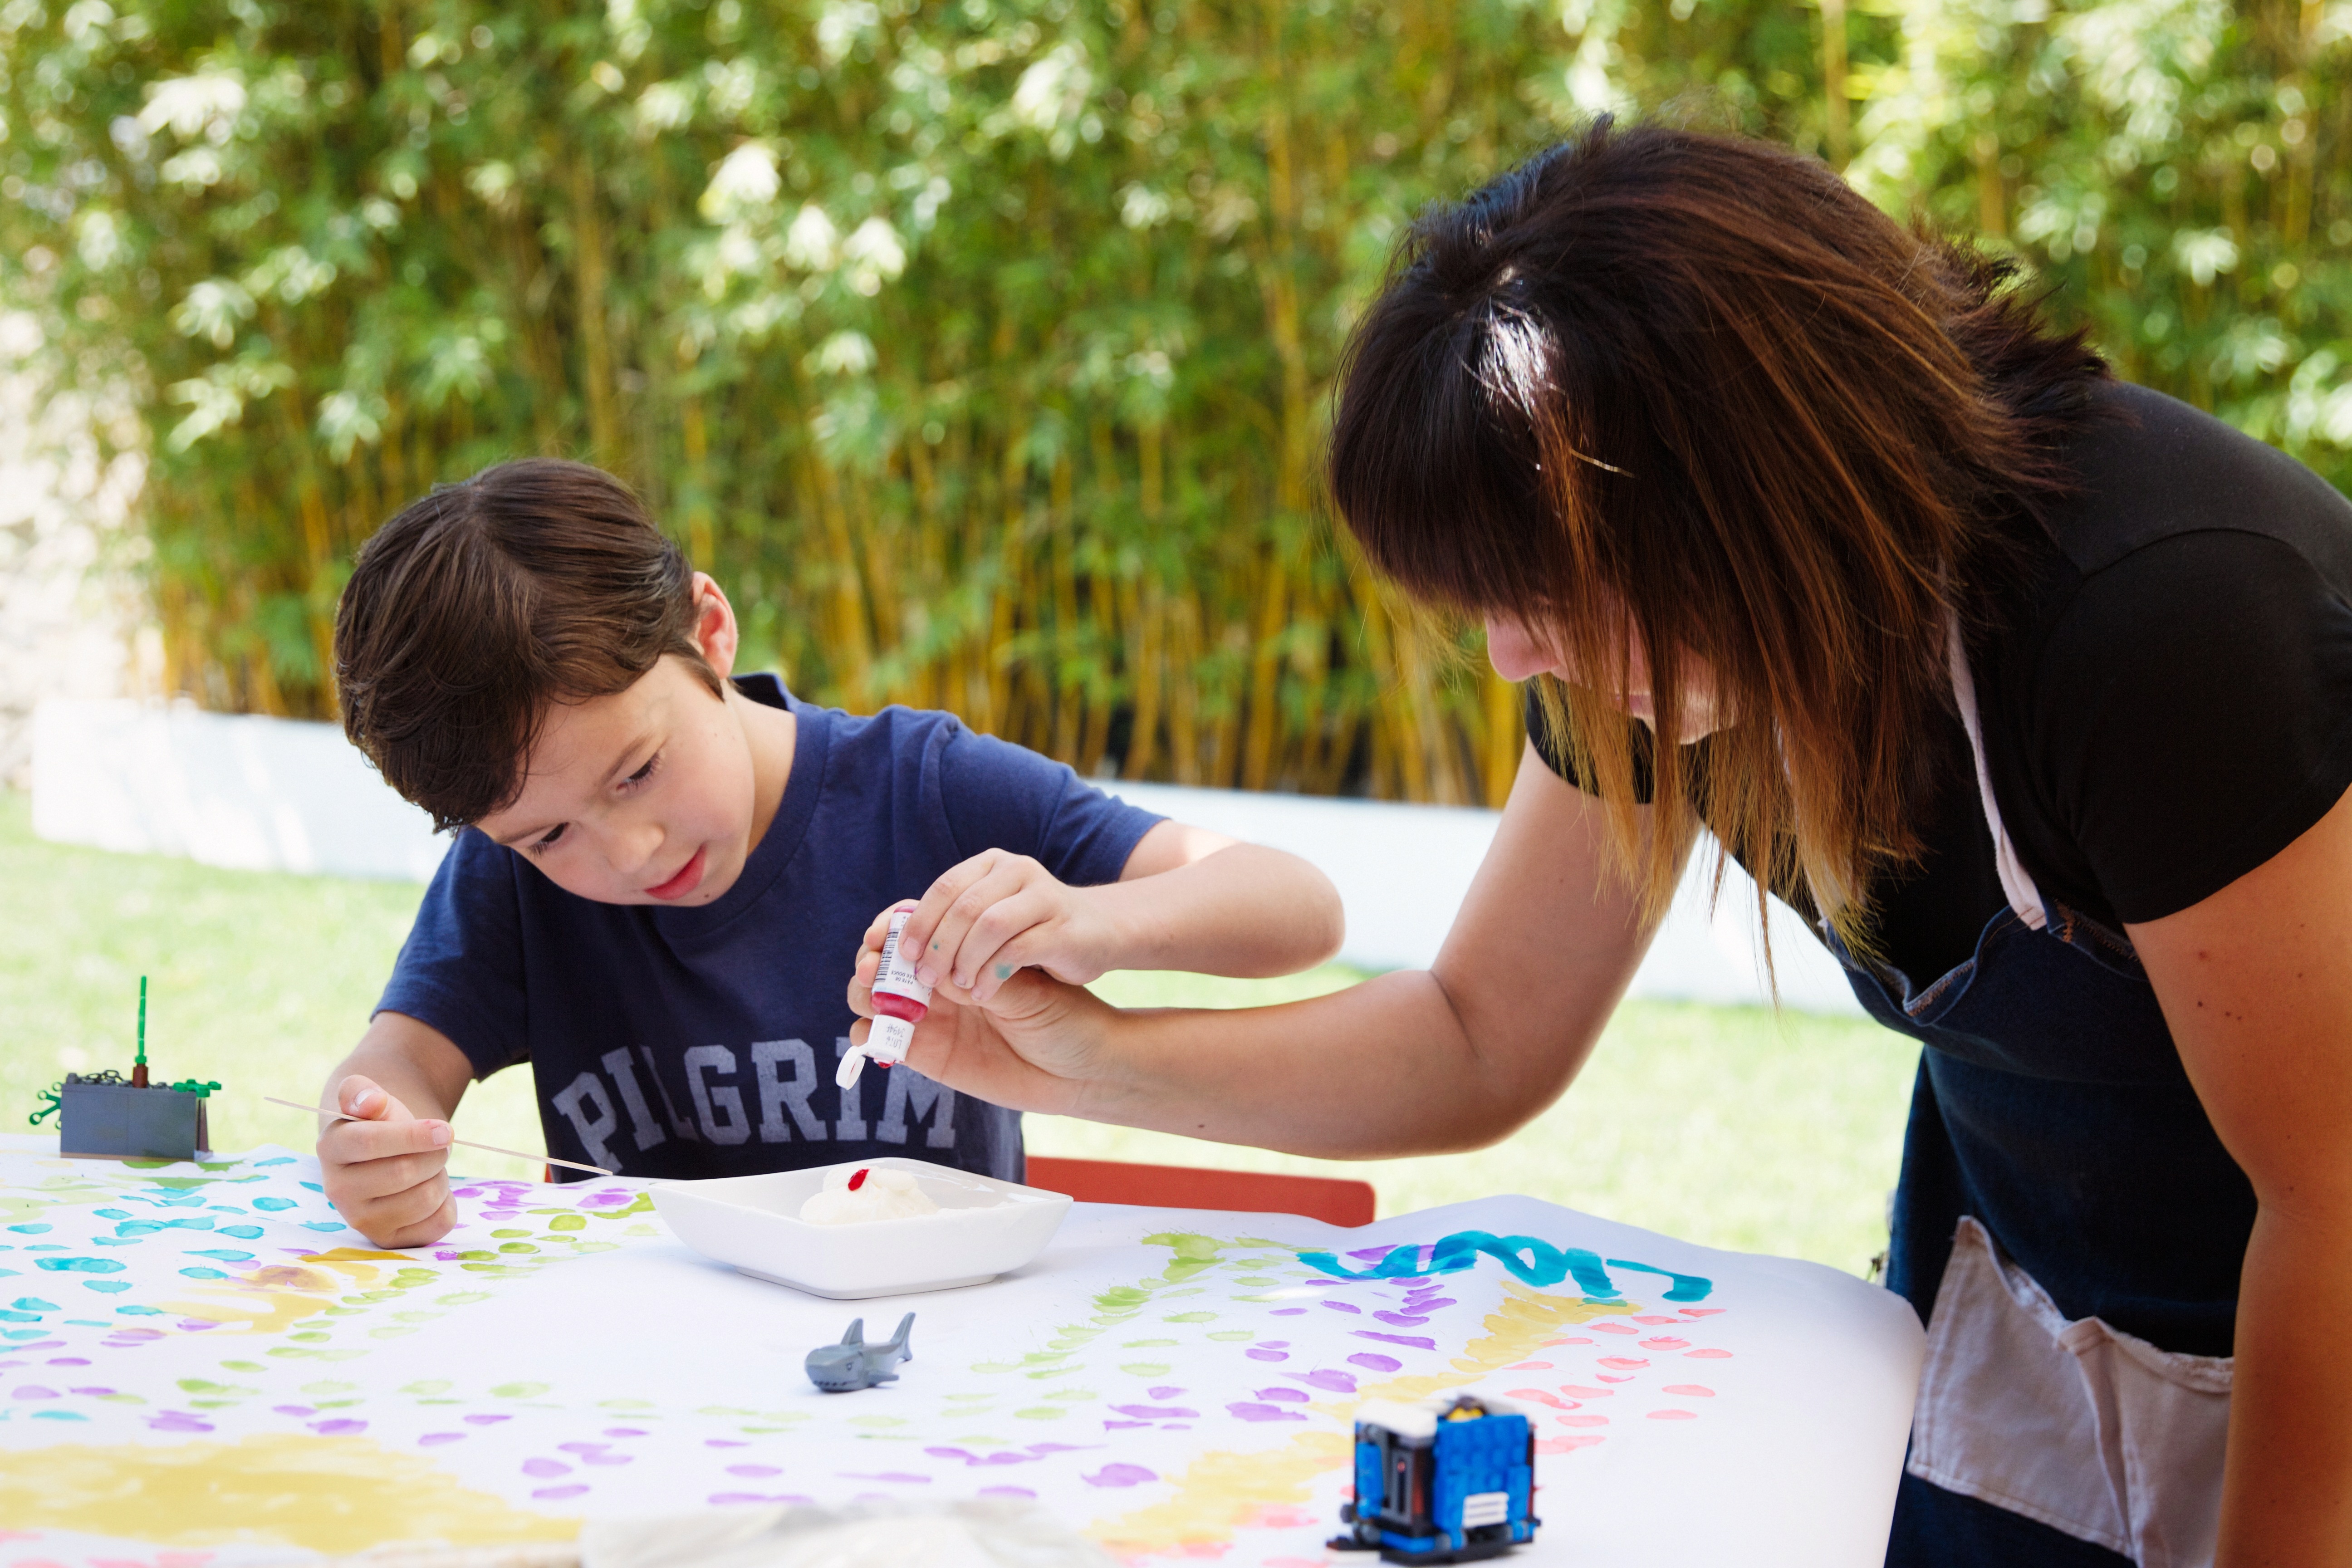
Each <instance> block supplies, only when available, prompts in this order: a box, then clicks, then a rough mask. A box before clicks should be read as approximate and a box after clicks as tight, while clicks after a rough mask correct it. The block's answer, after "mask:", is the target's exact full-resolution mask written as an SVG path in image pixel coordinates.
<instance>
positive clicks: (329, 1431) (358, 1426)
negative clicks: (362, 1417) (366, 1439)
mask: <svg viewBox="0 0 2352 1568" xmlns="http://www.w3.org/2000/svg"><path fill="white" fill-rule="evenodd" d="M310 1430H311V1431H313V1432H316V1433H317V1434H318V1435H319V1436H321V1437H354V1436H358V1435H359V1434H360V1433H362V1432H364V1431H366V1430H367V1423H366V1422H364V1421H313V1422H312V1423H310Z"/></svg>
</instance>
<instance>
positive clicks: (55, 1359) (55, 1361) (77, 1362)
mask: <svg viewBox="0 0 2352 1568" xmlns="http://www.w3.org/2000/svg"><path fill="white" fill-rule="evenodd" d="M49 1364H50V1365H51V1366H88V1365H89V1363H88V1362H86V1361H84V1360H82V1359H81V1357H79V1356H78V1355H60V1356H51V1357H50V1358H49Z"/></svg>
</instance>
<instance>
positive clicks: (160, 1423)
mask: <svg viewBox="0 0 2352 1568" xmlns="http://www.w3.org/2000/svg"><path fill="white" fill-rule="evenodd" d="M147 1426H148V1427H149V1429H150V1430H152V1431H156V1432H209V1431H211V1430H212V1429H213V1424H212V1423H211V1422H209V1421H199V1420H197V1419H196V1418H195V1417H194V1416H193V1415H182V1414H181V1413H180V1412H178V1411H176V1410H167V1411H165V1412H164V1413H163V1415H153V1416H150V1417H149V1418H148V1421H147Z"/></svg>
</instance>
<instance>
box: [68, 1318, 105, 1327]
mask: <svg viewBox="0 0 2352 1568" xmlns="http://www.w3.org/2000/svg"><path fill="white" fill-rule="evenodd" d="M66 1321H67V1322H68V1323H70V1324H71V1325H73V1326H74V1327H75V1328H77V1329H110V1328H112V1327H114V1325H113V1324H112V1323H110V1322H108V1321H106V1320H105V1319H103V1318H68V1319H67V1320H66Z"/></svg>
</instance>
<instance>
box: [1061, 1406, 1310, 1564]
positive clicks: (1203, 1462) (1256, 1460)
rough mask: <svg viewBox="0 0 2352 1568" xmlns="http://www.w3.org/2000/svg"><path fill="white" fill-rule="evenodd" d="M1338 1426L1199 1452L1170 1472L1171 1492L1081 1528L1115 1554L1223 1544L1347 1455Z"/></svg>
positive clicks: (1294, 1499) (1302, 1492)
mask: <svg viewBox="0 0 2352 1568" xmlns="http://www.w3.org/2000/svg"><path fill="white" fill-rule="evenodd" d="M1349 1447H1350V1439H1349V1436H1347V1434H1345V1433H1341V1432H1298V1433H1295V1434H1293V1435H1292V1436H1291V1439H1290V1441H1289V1442H1288V1443H1287V1444H1286V1445H1285V1446H1283V1447H1279V1448H1276V1449H1273V1450H1271V1451H1267V1452H1263V1453H1255V1454H1233V1453H1214V1454H1203V1455H1202V1456H1201V1457H1200V1458H1197V1459H1195V1460H1193V1461H1192V1464H1191V1465H1190V1466H1188V1467H1187V1468H1185V1471H1184V1473H1183V1474H1182V1475H1181V1476H1178V1477H1176V1478H1175V1479H1174V1485H1175V1488H1176V1495H1175V1496H1174V1497H1172V1498H1170V1499H1169V1500H1167V1501H1166V1502H1160V1503H1154V1504H1152V1505H1151V1506H1150V1508H1144V1509H1138V1510H1136V1511H1135V1512H1133V1513H1130V1514H1126V1515H1124V1516H1122V1517H1120V1518H1118V1519H1116V1520H1113V1521H1110V1522H1108V1523H1107V1524H1097V1525H1096V1526H1094V1527H1093V1528H1092V1529H1091V1530H1089V1531H1087V1533H1088V1534H1089V1535H1092V1536H1093V1537H1094V1538H1095V1540H1097V1542H1101V1543H1102V1546H1103V1548H1104V1549H1105V1550H1106V1551H1108V1552H1113V1553H1115V1554H1117V1555H1118V1556H1121V1557H1128V1558H1134V1557H1146V1556H1151V1555H1154V1554H1157V1553H1160V1552H1183V1551H1184V1550H1185V1549H1186V1548H1188V1547H1194V1546H1210V1547H1214V1546H1222V1545H1225V1544H1228V1543H1230V1542H1231V1541H1232V1539H1233V1533H1234V1531H1236V1530H1240V1529H1242V1528H1244V1527H1245V1526H1246V1525H1248V1524H1249V1523H1250V1522H1251V1521H1253V1520H1254V1519H1255V1518H1256V1517H1257V1516H1258V1515H1259V1514H1261V1513H1263V1512H1264V1511H1265V1510H1267V1509H1269V1508H1278V1507H1281V1506H1283V1505H1285V1504H1297V1503H1303V1502H1305V1501H1307V1498H1308V1494H1309V1489H1310V1488H1311V1487H1312V1485H1313V1484H1314V1480H1315V1478H1316V1477H1318V1476H1319V1475H1321V1474H1323V1473H1324V1472H1325V1471H1326V1470H1331V1469H1337V1468H1339V1466H1341V1465H1343V1464H1345V1463H1346V1462H1347V1460H1348V1453H1349Z"/></svg>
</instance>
